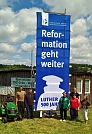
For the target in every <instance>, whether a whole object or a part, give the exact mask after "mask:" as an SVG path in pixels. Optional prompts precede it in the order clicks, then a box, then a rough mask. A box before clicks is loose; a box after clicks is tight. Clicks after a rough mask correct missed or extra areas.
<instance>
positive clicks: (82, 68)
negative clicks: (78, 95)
mask: <svg viewBox="0 0 92 134" xmlns="http://www.w3.org/2000/svg"><path fill="white" fill-rule="evenodd" d="M71 65H72V68H70V71H71V72H88V71H91V70H92V65H88V64H75V63H71ZM19 69H20V70H21V69H29V70H30V69H32V67H31V66H26V65H3V64H0V70H19ZM33 69H34V70H35V69H36V67H35V66H33Z"/></svg>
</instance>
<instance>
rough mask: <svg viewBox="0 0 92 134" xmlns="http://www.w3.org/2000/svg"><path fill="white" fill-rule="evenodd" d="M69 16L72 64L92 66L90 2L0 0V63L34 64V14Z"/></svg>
mask: <svg viewBox="0 0 92 134" xmlns="http://www.w3.org/2000/svg"><path fill="white" fill-rule="evenodd" d="M65 8H66V13H67V14H69V15H71V30H73V32H71V48H72V49H71V57H72V58H71V63H80V64H81V63H82V64H92V0H77V1H75V0H53V1H52V0H0V59H1V60H0V64H11V65H13V64H25V65H28V66H30V65H31V50H33V56H32V58H33V60H32V61H33V63H32V64H33V65H35V46H36V41H35V39H36V12H39V11H42V10H43V9H45V10H46V11H54V12H64V9H65Z"/></svg>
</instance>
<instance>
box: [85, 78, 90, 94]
mask: <svg viewBox="0 0 92 134" xmlns="http://www.w3.org/2000/svg"><path fill="white" fill-rule="evenodd" d="M85 93H90V79H85Z"/></svg>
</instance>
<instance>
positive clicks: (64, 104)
mask: <svg viewBox="0 0 92 134" xmlns="http://www.w3.org/2000/svg"><path fill="white" fill-rule="evenodd" d="M69 106H70V101H69V99H68V98H67V97H66V92H63V96H62V97H61V98H60V99H59V108H60V121H66V118H67V109H69Z"/></svg>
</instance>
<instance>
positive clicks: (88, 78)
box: [0, 69, 92, 103]
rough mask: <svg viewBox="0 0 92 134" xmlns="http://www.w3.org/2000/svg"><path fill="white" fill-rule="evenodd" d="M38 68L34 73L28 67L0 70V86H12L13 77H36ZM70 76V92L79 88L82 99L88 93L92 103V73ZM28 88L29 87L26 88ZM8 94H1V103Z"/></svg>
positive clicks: (16, 89)
mask: <svg viewBox="0 0 92 134" xmlns="http://www.w3.org/2000/svg"><path fill="white" fill-rule="evenodd" d="M35 73H36V70H34V73H33V72H31V70H28V69H22V70H10V71H0V86H11V77H17V78H31V77H35V75H34V74H35ZM71 75H72V76H71V77H70V83H71V85H70V88H69V90H70V91H69V92H71V91H72V90H73V88H74V87H76V88H77V91H78V92H79V94H80V96H81V99H83V96H84V94H88V97H89V99H90V102H91V103H92V73H91V72H85V73H78V72H76V73H73V72H72V73H71ZM25 90H27V88H25ZM17 91H18V87H16V88H15V94H16V92H17ZM5 98H6V96H5V95H0V103H1V102H3V101H5Z"/></svg>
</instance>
